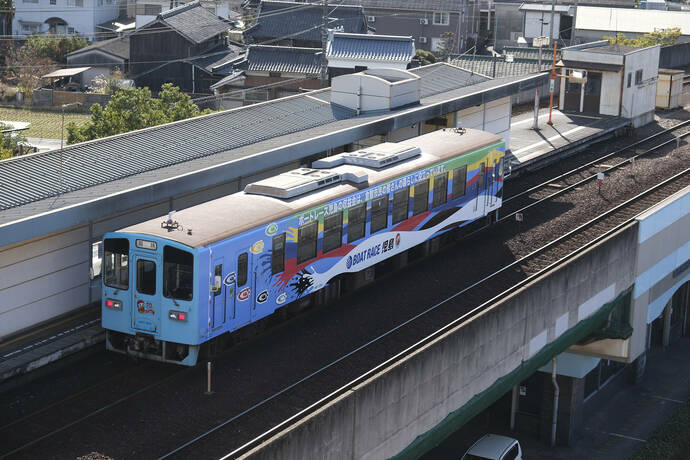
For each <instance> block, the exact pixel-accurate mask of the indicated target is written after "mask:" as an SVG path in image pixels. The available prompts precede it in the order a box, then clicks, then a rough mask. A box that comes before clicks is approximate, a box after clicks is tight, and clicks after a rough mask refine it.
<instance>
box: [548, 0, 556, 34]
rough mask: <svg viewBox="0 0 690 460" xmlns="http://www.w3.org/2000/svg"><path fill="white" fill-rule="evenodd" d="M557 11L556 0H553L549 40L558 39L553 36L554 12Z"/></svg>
mask: <svg viewBox="0 0 690 460" xmlns="http://www.w3.org/2000/svg"><path fill="white" fill-rule="evenodd" d="M555 12H556V0H551V22H550V23H549V29H550V30H549V40H553V41H556V39H555V38H554V37H553V19H554V13H555Z"/></svg>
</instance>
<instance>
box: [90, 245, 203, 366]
mask: <svg viewBox="0 0 690 460" xmlns="http://www.w3.org/2000/svg"><path fill="white" fill-rule="evenodd" d="M196 259H197V258H196V257H194V252H193V251H192V250H191V248H187V247H184V246H183V245H177V244H174V243H172V242H170V241H165V240H161V239H158V238H154V237H151V236H147V235H131V234H126V235H125V234H117V233H109V234H106V236H105V238H104V241H103V296H102V307H101V310H102V320H101V321H102V325H103V328H104V329H106V348H107V349H108V350H112V351H116V352H120V353H125V354H128V355H132V356H136V357H141V358H146V359H152V360H157V361H164V362H170V363H175V364H183V365H188V366H192V365H194V364H195V363H196V360H197V356H198V353H199V342H198V339H197V334H196V331H197V329H198V328H197V321H198V318H197V316H198V315H197V313H196V309H195V308H194V306H195V305H197V303H198V297H199V289H198V285H197V284H196V281H195V276H194V274H195V273H196V268H197V267H196V266H195V264H196Z"/></svg>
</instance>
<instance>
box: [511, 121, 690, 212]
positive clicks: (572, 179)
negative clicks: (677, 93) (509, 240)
mask: <svg viewBox="0 0 690 460" xmlns="http://www.w3.org/2000/svg"><path fill="white" fill-rule="evenodd" d="M683 128H686V129H684V130H683ZM688 128H690V120H687V121H683V122H680V123H678V124H676V125H674V126H672V127H670V128H668V129H665V130H663V131H660V132H658V133H655V134H652V135H650V136H647V137H646V138H644V139H641V140H639V141H636V142H633V143H632V144H629V145H626V146H625V147H623V148H620V149H616V150H614V151H612V152H608V153H605V154H603V155H601V156H598V157H597V158H595V159H594V160H592V161H589V162H587V163H585V164H582V165H579V166H577V167H575V168H573V169H571V170H569V171H566V172H564V173H562V174H559V175H558V176H556V177H553V178H550V179H549V180H547V181H544V182H542V183H539V184H537V185H534V186H532V187H529V188H527V189H526V190H522V191H519V192H514V193H513V194H511V195H507V196H505V198H504V200H503V204H502V206H501V216H503V217H502V218H501V219H502V220H506V219H510V218H512V217H513V216H515V214H516V213H519V212H523V211H525V210H527V209H528V208H530V207H532V206H534V205H536V204H539V203H541V202H542V201H543V200H544V199H548V198H555V197H557V196H560V195H562V194H564V193H567V192H568V191H570V190H571V189H573V188H575V187H579V186H581V185H583V184H585V183H587V182H590V181H593V180H596V179H597V177H598V174H600V173H601V174H604V176H607V175H609V174H611V173H612V172H613V171H615V170H617V169H619V168H621V167H625V166H628V165H630V164H634V162H635V161H636V160H638V159H640V158H642V157H644V156H646V155H649V154H652V153H656V152H657V151H658V150H659V149H660V148H662V147H664V146H667V145H672V144H676V145H678V143H679V142H680V140H681V139H682V138H684V137H686V136H688V135H690V129H688ZM679 130H682V131H681V132H679V133H677V134H676V135H675V136H674V137H673V138H672V139H666V140H663V141H660V142H659V141H658V139H659V138H661V137H664V136H667V135H669V134H671V133H673V132H675V131H679ZM653 142H655V143H654V145H651V146H649V145H648V144H651V143H653ZM645 145H647V147H646V148H641V147H642V146H645Z"/></svg>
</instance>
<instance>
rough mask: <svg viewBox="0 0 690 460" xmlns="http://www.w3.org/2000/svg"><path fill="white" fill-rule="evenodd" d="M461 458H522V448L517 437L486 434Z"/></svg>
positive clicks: (520, 459) (482, 459) (507, 459)
mask: <svg viewBox="0 0 690 460" xmlns="http://www.w3.org/2000/svg"><path fill="white" fill-rule="evenodd" d="M462 460H522V448H521V447H520V443H519V442H518V440H517V439H513V438H509V437H508V436H501V435H498V434H487V435H484V436H483V437H481V438H480V439H479V440H478V441H477V442H475V443H474V444H473V445H472V447H470V448H469V449H468V450H467V452H465V455H463V456H462Z"/></svg>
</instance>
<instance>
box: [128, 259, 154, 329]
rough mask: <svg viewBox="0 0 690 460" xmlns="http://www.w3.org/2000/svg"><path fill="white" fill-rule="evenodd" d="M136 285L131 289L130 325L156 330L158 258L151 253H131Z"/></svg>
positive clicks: (136, 327)
mask: <svg viewBox="0 0 690 460" xmlns="http://www.w3.org/2000/svg"><path fill="white" fill-rule="evenodd" d="M132 256H133V258H134V263H133V264H132V265H133V270H134V275H135V276H134V280H135V283H136V285H135V286H134V289H132V327H133V328H134V329H138V330H140V331H146V332H158V330H159V329H160V328H159V324H160V311H159V310H160V309H161V305H160V302H159V301H158V299H159V295H158V289H159V286H158V284H159V282H158V279H159V276H158V271H159V269H160V266H161V264H160V260H159V259H158V258H157V257H155V255H153V254H146V255H143V254H138V253H136V252H135V253H133V254H132Z"/></svg>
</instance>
